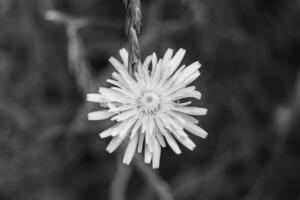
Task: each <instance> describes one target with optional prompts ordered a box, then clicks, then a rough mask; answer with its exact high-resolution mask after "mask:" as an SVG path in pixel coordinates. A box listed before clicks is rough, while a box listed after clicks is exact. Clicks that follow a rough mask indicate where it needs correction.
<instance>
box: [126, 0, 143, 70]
mask: <svg viewBox="0 0 300 200" xmlns="http://www.w3.org/2000/svg"><path fill="white" fill-rule="evenodd" d="M124 4H125V8H126V21H125V33H126V35H127V37H128V38H129V41H130V47H129V60H128V66H129V67H128V71H129V73H131V74H132V73H133V72H135V71H136V70H137V65H138V64H139V63H141V50H140V45H139V41H138V34H139V33H140V28H141V25H142V22H141V20H142V11H141V3H140V0H124Z"/></svg>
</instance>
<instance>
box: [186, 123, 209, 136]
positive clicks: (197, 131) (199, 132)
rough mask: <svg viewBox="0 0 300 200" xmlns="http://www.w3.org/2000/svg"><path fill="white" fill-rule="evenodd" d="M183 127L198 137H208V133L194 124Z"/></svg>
mask: <svg viewBox="0 0 300 200" xmlns="http://www.w3.org/2000/svg"><path fill="white" fill-rule="evenodd" d="M183 126H184V128H185V129H186V130H188V131H189V132H191V133H192V134H194V135H196V136H198V137H201V138H206V137H207V132H206V131H205V130H203V129H202V128H200V127H199V126H197V125H195V124H193V123H185V124H184V125H183Z"/></svg>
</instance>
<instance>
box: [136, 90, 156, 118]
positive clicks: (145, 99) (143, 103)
mask: <svg viewBox="0 0 300 200" xmlns="http://www.w3.org/2000/svg"><path fill="white" fill-rule="evenodd" d="M138 103H139V106H140V108H141V109H142V111H143V112H144V113H145V114H148V115H152V114H155V113H156V112H157V111H158V110H159V108H160V98H159V96H158V95H157V94H156V93H154V92H145V93H144V94H143V95H142V96H141V98H139V99H138Z"/></svg>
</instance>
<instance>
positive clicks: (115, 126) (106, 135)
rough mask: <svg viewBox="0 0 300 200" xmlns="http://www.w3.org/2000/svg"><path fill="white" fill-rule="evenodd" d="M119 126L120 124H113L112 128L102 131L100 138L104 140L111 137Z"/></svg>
mask: <svg viewBox="0 0 300 200" xmlns="http://www.w3.org/2000/svg"><path fill="white" fill-rule="evenodd" d="M119 125H120V123H118V124H115V125H114V126H112V127H110V128H108V129H106V130H104V131H102V132H101V133H99V136H100V138H106V137H109V136H111V135H112V132H113V131H114V130H115V129H116V128H117V127H118V126H119Z"/></svg>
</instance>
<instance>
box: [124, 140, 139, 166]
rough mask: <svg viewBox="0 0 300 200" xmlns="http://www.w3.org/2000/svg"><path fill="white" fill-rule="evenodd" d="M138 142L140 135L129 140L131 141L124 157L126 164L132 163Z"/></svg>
mask: <svg viewBox="0 0 300 200" xmlns="http://www.w3.org/2000/svg"><path fill="white" fill-rule="evenodd" d="M137 143H138V135H136V136H135V137H133V138H132V139H131V140H129V143H128V145H127V148H126V151H125V154H124V158H123V163H124V164H126V165H129V164H130V162H131V160H132V158H133V156H134V154H135V150H136V147H137Z"/></svg>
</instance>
